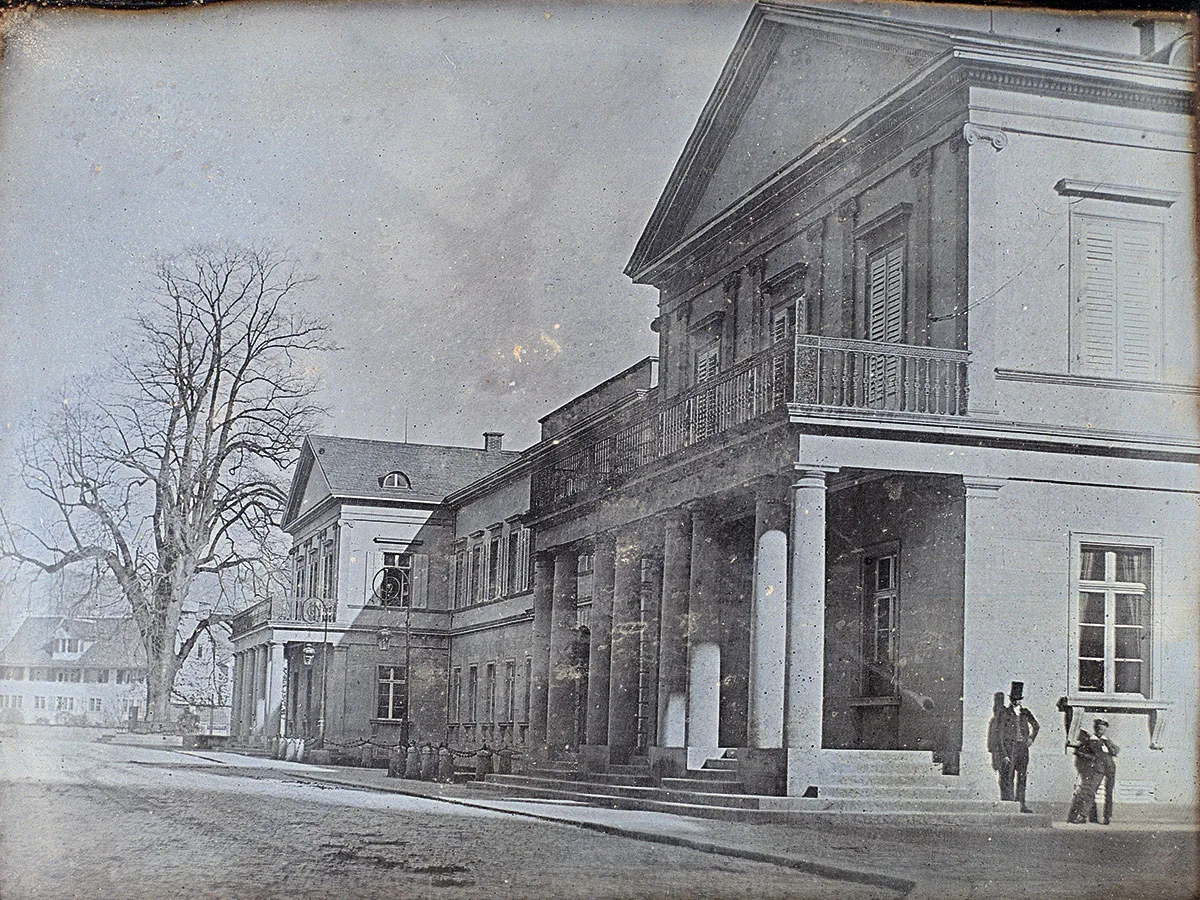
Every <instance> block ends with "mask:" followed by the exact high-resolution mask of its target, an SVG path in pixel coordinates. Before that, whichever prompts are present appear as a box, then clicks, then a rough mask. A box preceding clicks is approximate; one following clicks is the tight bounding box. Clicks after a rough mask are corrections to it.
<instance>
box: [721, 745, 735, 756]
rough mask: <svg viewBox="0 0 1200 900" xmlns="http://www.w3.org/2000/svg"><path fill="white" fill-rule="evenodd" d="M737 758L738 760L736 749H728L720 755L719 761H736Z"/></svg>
mask: <svg viewBox="0 0 1200 900" xmlns="http://www.w3.org/2000/svg"><path fill="white" fill-rule="evenodd" d="M737 758H738V752H737V748H736V747H730V748H729V749H728V750H726V751H725V752H724V753H722V754H721V759H737Z"/></svg>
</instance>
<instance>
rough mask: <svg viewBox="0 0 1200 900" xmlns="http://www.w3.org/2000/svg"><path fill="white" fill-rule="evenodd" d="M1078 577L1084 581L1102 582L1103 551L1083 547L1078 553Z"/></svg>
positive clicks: (1096, 548)
mask: <svg viewBox="0 0 1200 900" xmlns="http://www.w3.org/2000/svg"><path fill="white" fill-rule="evenodd" d="M1079 577H1080V578H1082V579H1084V580H1086V581H1103V580H1104V551H1103V550H1101V549H1100V548H1098V547H1084V548H1082V549H1081V550H1080V551H1079Z"/></svg>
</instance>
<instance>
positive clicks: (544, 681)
mask: <svg viewBox="0 0 1200 900" xmlns="http://www.w3.org/2000/svg"><path fill="white" fill-rule="evenodd" d="M553 579H554V558H553V556H551V555H550V553H548V552H546V551H542V552H539V553H537V554H536V555H535V556H534V558H533V638H532V640H531V642H530V643H531V650H532V654H533V666H532V667H531V668H530V682H531V683H530V686H529V742H530V744H531V745H532V746H534V747H545V746H546V701H547V686H548V684H549V678H550V614H551V611H552V602H553V596H554V594H553V591H554V583H553ZM464 690H465V687H464Z"/></svg>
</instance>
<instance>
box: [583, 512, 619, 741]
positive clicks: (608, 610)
mask: <svg viewBox="0 0 1200 900" xmlns="http://www.w3.org/2000/svg"><path fill="white" fill-rule="evenodd" d="M615 554H616V546H615V544H614V542H613V539H612V537H610V536H609V535H599V536H598V537H597V538H596V541H595V545H594V547H593V549H592V559H593V566H592V569H593V572H594V574H593V578H592V617H591V624H590V630H591V645H590V646H589V647H588V694H587V695H588V711H587V742H588V743H589V744H607V743H608V690H609V687H608V685H609V678H608V674H609V667H610V665H611V664H612V624H613V575H614V566H615V560H616V556H615Z"/></svg>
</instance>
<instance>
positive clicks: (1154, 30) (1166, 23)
mask: <svg viewBox="0 0 1200 900" xmlns="http://www.w3.org/2000/svg"><path fill="white" fill-rule="evenodd" d="M1133 27H1134V28H1136V29H1137V30H1138V40H1139V48H1138V52H1139V53H1140V54H1141V56H1142V57H1143V58H1145V59H1150V58H1151V57H1155V58H1154V59H1153V60H1152V62H1167V61H1168V60H1167V59H1166V57H1167V55H1168V54H1169V53H1170V48H1171V45H1172V44H1173V43H1174V42H1175V41H1176V40H1178V39H1179V38H1181V37H1183V36H1184V35H1185V34H1187V25H1186V23H1185V22H1183V21H1182V20H1180V19H1178V18H1172V17H1169V16H1158V17H1156V18H1149V17H1147V18H1145V19H1138V20H1137V21H1135V22H1134V23H1133Z"/></svg>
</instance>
